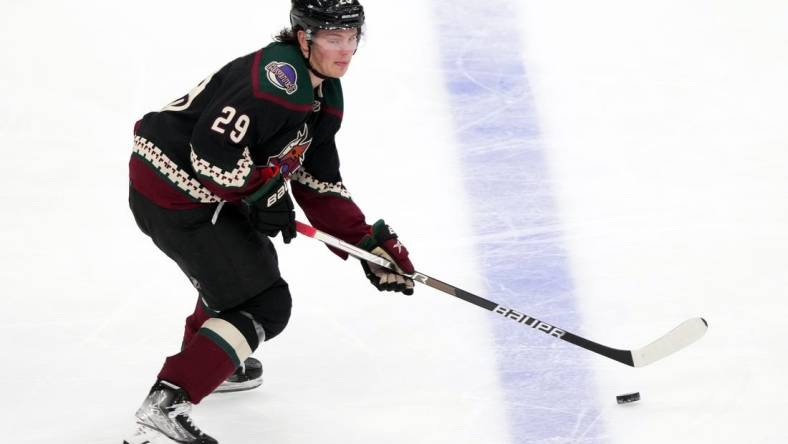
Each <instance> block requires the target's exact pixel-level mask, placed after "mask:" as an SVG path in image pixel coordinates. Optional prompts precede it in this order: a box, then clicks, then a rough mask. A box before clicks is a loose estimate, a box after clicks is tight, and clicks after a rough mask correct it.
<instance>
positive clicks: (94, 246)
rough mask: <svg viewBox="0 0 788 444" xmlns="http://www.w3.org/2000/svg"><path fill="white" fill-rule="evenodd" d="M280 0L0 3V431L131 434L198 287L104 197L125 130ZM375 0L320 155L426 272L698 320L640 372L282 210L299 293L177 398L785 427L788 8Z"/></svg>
mask: <svg viewBox="0 0 788 444" xmlns="http://www.w3.org/2000/svg"><path fill="white" fill-rule="evenodd" d="M269 3H270V4H269ZM273 3H274V2H267V3H265V4H262V3H261V2H247V1H237V2H232V4H231V5H226V4H223V5H222V6H221V7H218V6H217V4H216V2H207V1H190V2H186V1H172V2H152V1H149V0H141V1H138V2H134V3H128V4H123V5H121V4H115V3H113V4H110V3H108V2H99V1H87V0H83V1H76V2H69V3H67V4H61V3H59V2H47V1H43V2H20V1H7V2H5V3H4V5H3V14H2V17H1V18H0V59H1V60H2V61H3V62H2V74H0V79H2V81H0V96H1V97H2V100H0V141H2V144H3V148H2V162H0V208H2V218H0V240H1V241H2V256H0V257H1V258H2V261H3V264H2V265H3V266H2V267H0V283H1V284H2V290H1V291H2V300H3V302H4V305H5V310H3V311H2V313H0V337H2V339H0V346H2V351H3V353H2V369H3V371H2V378H0V390H1V391H2V393H3V395H4V396H3V397H2V401H0V409H2V410H0V412H1V413H2V414H1V415H0V426H2V430H3V431H4V437H3V441H4V442H13V443H43V442H51V441H53V440H55V439H57V440H58V441H61V442H63V441H64V442H74V443H82V442H89V443H98V444H101V443H118V442H120V441H121V439H122V437H123V436H124V434H125V433H127V432H129V431H131V429H132V426H133V424H132V415H133V412H134V410H135V409H136V408H137V406H138V405H139V403H140V402H141V401H142V399H143V397H144V395H145V393H146V391H147V389H148V388H149V386H150V385H151V384H152V383H153V378H154V377H155V374H156V372H157V371H158V369H159V367H160V366H161V364H162V362H163V359H164V357H165V356H167V355H168V354H172V353H175V352H176V351H177V348H178V345H179V339H180V333H181V323H182V320H183V318H184V317H185V315H186V314H187V313H188V312H189V310H190V308H191V307H192V304H193V298H194V296H195V295H194V294H193V290H192V288H191V286H190V284H189V283H188V281H187V280H186V279H184V278H183V277H182V276H181V275H180V274H179V273H180V272H179V270H178V269H177V267H176V266H175V265H174V264H171V263H170V262H168V260H167V259H166V258H164V256H163V255H161V254H160V253H158V251H156V249H155V247H153V245H152V244H151V243H150V242H149V241H148V240H147V239H145V238H144V237H143V235H142V234H141V233H139V232H138V230H137V229H136V227H135V226H134V222H133V220H132V218H131V215H130V213H129V211H128V209H127V204H126V187H127V179H126V177H127V171H126V168H127V167H126V164H127V161H128V156H129V153H130V148H131V127H132V124H133V122H134V121H135V120H136V119H137V118H138V117H139V116H140V115H142V114H143V113H144V112H147V111H149V110H152V109H157V108H159V107H161V106H162V105H164V104H166V103H167V102H169V101H170V100H172V99H174V98H176V97H178V96H180V95H182V94H183V93H185V92H186V91H188V90H189V89H190V88H191V87H192V86H193V85H194V84H195V83H196V82H198V81H199V80H201V79H202V78H204V77H205V76H206V75H207V74H209V73H210V72H212V71H214V70H216V69H217V68H218V67H220V66H221V65H222V64H223V63H225V62H226V61H228V60H230V59H231V58H234V57H237V56H239V55H241V54H245V53H248V52H251V51H253V50H255V49H257V48H258V47H260V46H262V45H264V44H266V43H267V41H268V40H269V37H270V35H271V34H273V33H275V32H276V30H277V29H278V28H280V27H282V26H284V25H286V24H287V19H286V17H287V7H288V2H276V4H273ZM366 3H368V5H367V9H368V17H369V22H368V25H369V27H368V33H367V37H368V38H367V40H366V42H365V43H364V44H363V46H362V48H361V49H360V50H359V53H358V55H357V57H356V59H355V60H354V62H353V66H352V67H351V70H350V73H349V74H348V76H347V77H346V78H345V79H343V86H344V89H345V94H346V113H345V122H344V124H343V129H342V131H341V132H340V137H339V144H340V147H341V148H340V149H341V154H342V166H343V171H342V172H343V177H344V179H345V181H346V182H347V184H348V187H349V189H350V191H351V192H352V193H353V196H354V199H355V200H357V201H358V202H359V204H360V205H361V207H362V208H363V209H364V210H365V212H366V213H367V215H368V216H369V218H371V219H376V218H378V217H384V218H386V221H387V222H389V223H390V224H391V225H392V226H394V227H395V228H396V229H397V231H398V232H399V234H400V235H401V236H402V239H403V241H404V242H405V243H406V244H407V245H408V248H409V249H410V250H411V252H412V255H413V259H414V262H415V263H416V265H417V268H419V269H421V270H422V271H424V272H426V273H428V274H430V275H432V276H435V277H437V278H440V279H443V280H446V281H448V282H451V283H452V284H455V285H457V286H460V287H462V288H465V289H467V290H469V291H472V292H475V293H479V294H480V295H483V296H485V297H488V298H490V299H492V300H496V301H500V302H502V303H503V302H505V303H507V304H511V305H512V306H513V307H514V308H519V309H521V310H523V311H525V312H527V313H529V314H533V315H534V316H537V317H539V318H540V319H544V320H546V321H552V322H555V323H556V324H559V325H561V326H564V327H566V328H568V329H570V330H573V331H575V332H576V333H580V334H583V335H584V336H587V337H589V338H591V339H593V340H596V341H599V342H602V343H605V344H607V345H610V346H614V347H619V348H636V347H639V346H641V345H645V344H646V343H648V342H649V341H651V340H653V339H654V338H656V337H658V336H659V335H661V334H663V333H664V332H666V331H668V330H669V329H671V328H672V327H674V326H675V325H676V324H677V323H678V322H680V321H682V320H684V319H687V318H689V317H693V316H698V315H702V316H704V317H705V318H706V319H707V320H708V321H709V324H710V330H709V333H708V334H707V335H706V337H704V338H703V339H701V340H700V341H699V342H698V343H696V344H693V345H692V346H690V347H689V348H687V349H686V350H683V351H681V352H680V353H678V354H676V355H675V356H671V357H668V358H666V359H665V360H664V361H660V362H658V363H655V364H653V365H652V366H649V367H646V368H642V369H631V368H628V367H625V366H622V365H620V364H618V363H615V362H613V361H610V360H607V359H604V358H601V357H597V356H594V355H592V354H589V353H586V352H584V351H582V350H578V349H575V348H574V347H573V346H572V345H571V344H566V343H563V342H561V341H551V340H550V338H548V337H546V336H545V335H537V334H534V333H533V332H531V331H529V330H526V329H522V328H519V329H518V327H517V326H516V325H515V324H513V323H511V322H508V321H504V320H500V319H499V318H498V317H497V316H494V315H491V314H489V313H487V312H485V311H484V310H480V309H479V308H477V307H474V306H472V305H470V304H467V303H464V302H462V301H459V300H454V299H452V298H450V297H447V296H445V295H442V294H440V293H438V292H435V291H433V290H432V289H429V288H418V289H417V292H416V294H415V295H414V296H413V297H410V298H407V297H404V296H394V295H388V294H378V293H377V292H375V291H374V290H373V289H372V288H371V287H370V286H369V285H368V284H367V283H366V282H365V280H364V278H363V277H362V276H361V273H360V267H359V266H358V265H357V264H355V263H352V262H347V263H345V262H342V261H339V260H337V259H336V258H335V257H334V256H333V255H331V254H330V253H328V252H327V251H326V250H325V248H324V247H322V246H321V245H319V244H317V243H315V242H313V241H309V240H308V239H303V238H302V239H298V240H297V241H295V242H294V244H293V245H290V246H286V247H285V246H284V245H282V244H281V243H278V244H277V245H278V246H279V252H280V258H281V263H282V269H283V272H284V274H285V276H286V278H287V280H288V281H289V282H290V284H291V290H292V292H293V295H294V314H293V318H292V321H291V323H290V325H289V326H288V328H287V330H286V331H285V332H284V333H283V334H282V335H281V336H280V337H278V338H276V339H274V340H273V341H271V342H270V343H266V344H264V346H263V347H261V349H260V350H259V351H258V352H257V353H256V356H257V357H259V358H260V359H262V360H263V363H264V365H265V384H264V385H263V386H262V387H261V388H260V389H258V390H256V391H253V392H248V393H233V394H226V395H223V396H212V397H209V398H208V399H206V400H205V402H204V403H202V404H201V405H199V406H197V408H196V409H195V417H196V419H197V421H198V424H199V425H200V426H201V427H202V428H204V429H205V430H206V431H207V432H209V433H211V434H213V435H214V436H216V437H217V438H219V439H220V442H222V443H249V442H276V443H296V444H297V443H307V442H309V443H312V442H316V441H319V442H323V443H342V444H347V443H403V442H408V443H446V442H452V443H495V444H497V443H501V444H506V443H550V444H555V443H611V444H618V443H627V444H628V443H646V444H652V443H654V444H657V443H659V444H662V443H666V442H672V443H715V444H716V443H738V442H758V443H782V442H785V441H786V440H788V432H786V430H785V428H784V427H783V426H782V421H781V420H782V419H783V417H784V416H785V412H786V411H788V405H787V404H788V401H786V399H788V389H786V384H784V383H783V378H784V376H783V375H785V374H786V372H788V361H786V359H785V358H784V356H783V354H782V353H781V352H783V349H784V348H785V337H786V333H788V328H786V326H785V322H784V320H783V318H784V316H783V312H784V310H785V306H786V304H785V297H786V290H785V289H786V288H788V273H786V268H788V231H787V230H786V227H788V179H787V178H788V175H787V174H786V171H788V154H786V142H785V141H786V140H788V129H786V128H788V127H786V125H785V122H784V121H785V103H788V86H787V85H786V83H785V79H786V78H788V52H786V51H785V47H786V44H788V30H787V29H786V28H785V26H784V24H785V23H788V6H786V5H785V4H784V2H778V1H768V0H759V1H756V2H754V3H752V2H751V3H748V4H746V5H745V4H744V3H741V2H705V1H701V0H690V1H682V2H679V1H677V0H670V1H666V2H659V3H654V4H649V5H644V4H642V3H637V2H636V3H632V2H624V1H602V2H583V1H579V0H567V1H562V2H544V1H537V0H517V1H513V0H506V1H505V0H500V1H493V2H479V4H474V3H473V2H467V3H466V2H460V3H457V2H448V1H446V0H431V1H430V2H426V3H425V2H424V1H416V0H400V1H398V2H382V1H373V0H368V1H367V2H366ZM464 3H465V4H464ZM427 4H429V6H427ZM495 6H498V7H497V8H496V7H495ZM441 8H445V10H444V11H443V12H441ZM485 8H486V9H485ZM453 16H454V20H455V21H456V22H455V23H452V17H453ZM471 19H475V20H476V21H475V23H476V25H475V27H474V26H473V25H471V26H470V27H469V25H468V24H469V23H473V20H471ZM496 30H498V31H500V32H496ZM474 85H475V87H474ZM476 88H481V89H476ZM484 108H489V114H488V115H487V116H486V117H485V116H483V117H479V116H480V114H479V113H480V112H481V110H483V109H484ZM485 132H486V133H485ZM502 155H503V156H505V158H504V160H503V161H501V159H499V158H498V159H497V158H496V156H502ZM491 159H496V160H495V161H494V162H493V161H490V162H485V160H491ZM384 160H385V161H386V162H388V164H390V165H392V167H390V168H381V167H380V164H381V163H382V161H384ZM518 195H519V196H521V199H517V197H518ZM494 273H497V274H494ZM551 371H552V373H551ZM634 391H639V392H641V394H642V395H643V399H642V400H641V401H639V402H638V403H635V404H633V405H629V406H626V407H621V406H618V405H617V404H616V402H615V396H616V395H617V394H620V393H626V392H634Z"/></svg>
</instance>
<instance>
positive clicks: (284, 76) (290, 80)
mask: <svg viewBox="0 0 788 444" xmlns="http://www.w3.org/2000/svg"><path fill="white" fill-rule="evenodd" d="M265 71H266V75H267V77H268V81H269V82H271V83H272V84H273V85H274V86H275V87H277V88H279V89H281V90H283V91H285V92H286V93H287V94H288V95H290V94H294V93H295V92H296V91H298V73H297V72H296V70H295V68H293V65H291V64H289V63H284V62H271V63H269V64H267V65H265Z"/></svg>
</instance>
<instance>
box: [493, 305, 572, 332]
mask: <svg viewBox="0 0 788 444" xmlns="http://www.w3.org/2000/svg"><path fill="white" fill-rule="evenodd" d="M495 312H496V313H498V314H499V315H502V316H503V317H505V318H509V319H512V320H514V321H515V322H519V323H520V324H525V325H527V326H529V327H531V328H534V329H536V330H539V331H542V332H544V333H546V334H548V335H550V336H555V337H556V338H561V337H563V336H564V334H565V333H566V332H564V331H563V330H560V329H558V328H555V327H553V326H552V325H550V324H546V323H544V322H542V321H540V320H539V319H534V318H532V317H530V316H528V315H527V314H523V313H519V312H517V311H514V310H512V309H511V308H506V307H503V306H501V305H499V306H497V307H495Z"/></svg>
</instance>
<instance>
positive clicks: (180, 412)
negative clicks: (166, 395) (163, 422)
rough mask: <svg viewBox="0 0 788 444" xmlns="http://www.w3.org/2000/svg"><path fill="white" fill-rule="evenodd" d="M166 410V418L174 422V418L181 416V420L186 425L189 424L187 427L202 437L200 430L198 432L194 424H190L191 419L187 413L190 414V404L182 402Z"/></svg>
mask: <svg viewBox="0 0 788 444" xmlns="http://www.w3.org/2000/svg"><path fill="white" fill-rule="evenodd" d="M168 410H169V413H167V416H169V417H170V419H172V420H175V418H177V417H178V416H183V419H184V420H185V421H186V423H187V424H189V427H191V428H192V430H194V431H195V432H197V433H199V434H200V435H204V433H203V432H202V430H200V428H199V427H197V426H196V425H194V423H193V422H192V417H191V416H189V413H191V411H192V403H191V402H188V401H184V402H180V403H178V404H173V405H172V406H170V408H169V409H168Z"/></svg>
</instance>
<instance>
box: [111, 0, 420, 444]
mask: <svg viewBox="0 0 788 444" xmlns="http://www.w3.org/2000/svg"><path fill="white" fill-rule="evenodd" d="M290 20H291V27H290V28H288V29H286V30H284V31H282V32H281V33H280V35H279V36H278V37H277V38H276V41H275V42H274V43H272V44H270V45H268V46H266V47H264V48H262V49H261V50H259V51H257V52H255V53H252V54H249V55H246V56H243V57H240V58H238V59H235V60H233V61H232V62H230V63H228V64H227V65H225V66H224V67H223V68H221V69H220V70H219V71H217V72H216V73H214V74H212V75H210V76H209V77H208V78H206V79H205V80H203V81H202V82H200V83H199V84H198V85H197V87H195V88H194V89H193V90H192V91H191V92H189V93H188V94H187V95H185V96H183V97H182V98H180V99H178V100H176V101H174V102H172V103H170V104H169V105H167V106H166V107H164V108H163V109H162V110H160V111H158V112H152V113H149V114H147V115H145V116H144V117H143V118H142V119H141V120H140V121H139V122H137V124H136V125H135V130H134V148H133V154H132V156H131V160H130V163H129V169H130V183H131V186H130V191H129V205H130V207H131V210H132V213H133V214H134V217H135V219H136V222H137V225H138V226H139V228H140V229H141V230H142V231H143V232H144V233H145V234H146V235H148V236H149V237H150V238H151V239H152V240H153V242H154V243H155V244H156V246H157V247H158V248H159V249H160V250H161V251H162V252H164V253H165V254H166V255H167V256H169V257H170V258H171V259H172V260H174V261H175V262H176V263H177V264H178V265H179V267H180V268H181V270H183V272H184V273H185V274H186V276H188V278H189V279H190V280H191V282H192V283H193V285H194V287H195V288H196V289H197V290H198V295H199V297H198V301H197V304H196V307H195V310H194V313H192V314H191V315H190V316H189V317H188V318H187V320H186V328H185V333H184V338H183V342H182V346H181V350H180V352H179V353H177V354H175V355H173V356H170V357H168V358H166V360H165V362H164V365H163V367H162V368H161V370H160V371H159V373H158V377H157V380H156V382H155V384H154V385H153V387H152V388H151V390H150V392H149V394H148V396H147V398H146V399H145V400H144V402H143V404H142V406H141V407H140V408H139V409H138V410H137V413H136V419H137V424H138V429H137V432H136V433H135V434H134V435H133V436H131V437H130V438H128V439H127V440H126V441H125V442H126V443H128V444H141V443H145V442H148V441H154V440H155V439H158V438H162V437H165V436H166V437H167V438H169V439H171V440H173V441H176V442H180V443H215V442H217V441H216V440H215V439H213V438H211V437H210V436H208V435H207V434H205V433H203V432H202V431H201V430H200V429H199V428H198V427H197V425H196V424H194V422H193V421H192V419H191V417H190V416H189V413H190V410H191V407H192V405H193V404H197V403H199V402H200V401H201V400H202V399H203V398H204V397H205V396H207V395H208V394H210V393H211V392H213V391H214V390H215V389H216V388H217V387H218V386H219V385H220V384H222V382H224V384H223V387H224V389H225V390H235V389H245V388H251V387H254V386H256V385H259V380H258V378H257V376H258V375H259V372H260V367H259V361H256V360H250V359H249V356H250V355H251V354H252V352H254V351H255V349H257V347H258V346H259V345H260V343H262V342H263V341H267V340H270V339H273V338H274V337H276V336H277V335H278V334H279V333H281V332H282V330H283V329H284V328H285V326H286V325H287V322H288V320H289V317H290V307H291V297H290V293H289V291H288V286H287V283H286V282H285V280H284V279H283V278H282V277H281V276H280V273H279V269H278V263H277V255H276V251H275V249H274V246H273V244H272V242H271V240H270V239H269V237H276V236H277V235H280V234H281V236H282V239H283V241H284V243H285V244H287V243H289V242H290V241H291V240H292V239H293V238H294V237H295V236H296V228H295V219H294V218H295V213H294V206H293V201H292V199H291V195H290V192H289V190H291V191H292V196H293V197H294V198H295V201H296V202H297V203H298V204H299V206H300V207H301V208H302V209H303V210H304V213H305V214H306V216H307V218H308V219H309V221H310V222H311V223H312V224H313V225H314V226H315V227H317V228H318V229H320V230H323V231H325V232H328V233H331V234H332V235H334V236H336V237H339V238H341V239H343V240H344V241H346V242H349V243H352V244H356V245H359V246H361V247H362V248H364V249H366V250H368V251H372V252H374V253H376V254H380V255H383V256H386V257H387V258H388V259H390V260H391V261H392V262H393V263H395V264H396V265H397V266H398V267H399V270H398V271H399V272H401V273H403V274H407V273H412V272H413V265H412V264H411V262H410V260H409V258H408V251H407V249H405V248H404V247H403V246H402V244H401V243H400V242H399V241H398V239H397V235H396V234H395V233H394V231H393V230H391V229H390V228H389V227H388V226H387V225H386V224H385V223H384V222H383V220H379V221H377V222H376V223H374V224H373V225H372V226H370V225H368V224H367V223H366V222H365V217H364V215H363V213H362V212H361V210H360V209H359V208H358V206H356V204H355V203H354V202H353V200H351V198H350V194H349V193H348V191H347V189H346V188H345V185H344V184H343V183H342V178H341V176H340V172H339V158H338V154H337V148H336V144H335V142H334V136H335V134H336V132H337V131H338V130H339V128H340V125H341V123H342V117H343V99H342V88H341V84H340V81H339V78H340V77H342V76H343V75H344V74H345V73H346V71H347V69H348V67H349V65H350V62H351V59H352V58H353V56H354V54H355V53H356V49H357V46H358V42H359V39H360V38H361V34H362V27H363V25H364V9H363V7H362V6H361V5H360V4H359V2H358V1H357V0H293V1H292V8H291V14H290ZM335 253H337V254H338V255H339V256H341V257H345V255H344V254H342V253H341V252H335ZM362 266H363V270H364V272H365V274H366V276H367V278H368V279H369V280H370V281H371V282H372V283H373V284H374V285H375V286H376V287H377V288H378V289H379V290H387V291H397V292H402V293H405V294H412V293H413V282H412V281H411V280H410V279H408V278H406V277H404V276H403V275H402V274H399V273H393V272H389V271H388V270H386V269H382V268H380V267H378V266H376V265H374V264H369V263H363V264H362ZM244 363H246V365H244ZM252 371H254V372H257V373H258V375H251V378H250V377H249V376H250V375H249V373H250V372H252ZM228 378H229V380H228Z"/></svg>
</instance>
